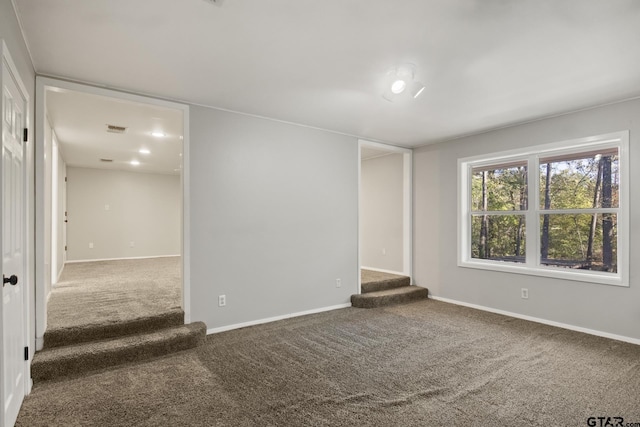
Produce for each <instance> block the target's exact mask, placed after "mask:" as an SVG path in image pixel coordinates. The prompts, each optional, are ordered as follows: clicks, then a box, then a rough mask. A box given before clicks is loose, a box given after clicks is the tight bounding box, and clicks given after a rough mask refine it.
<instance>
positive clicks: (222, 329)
mask: <svg viewBox="0 0 640 427" xmlns="http://www.w3.org/2000/svg"><path fill="white" fill-rule="evenodd" d="M347 307H351V303H350V302H348V303H345V304H338V305H332V306H329V307H322V308H314V309H313V310H306V311H300V312H297V313H291V314H285V315H282V316H275V317H268V318H266V319H259V320H251V321H249V322H243V323H236V324H234V325H228V326H221V327H219V328H211V329H207V335H211V334H217V333H220V332H226V331H231V330H233V329H240V328H246V327H247V326H255V325H261V324H263V323H271V322H276V321H278V320H285V319H291V318H292V317H299V316H306V315H307V314H315V313H322V312H323V311H331V310H338V309H340V308H347Z"/></svg>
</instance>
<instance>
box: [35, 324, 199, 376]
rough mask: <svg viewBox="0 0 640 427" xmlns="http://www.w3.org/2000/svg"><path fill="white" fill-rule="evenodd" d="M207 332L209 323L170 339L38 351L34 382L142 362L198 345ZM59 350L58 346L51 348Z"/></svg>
mask: <svg viewBox="0 0 640 427" xmlns="http://www.w3.org/2000/svg"><path fill="white" fill-rule="evenodd" d="M205 336H206V326H204V324H202V327H197V328H193V329H191V330H190V331H189V332H184V333H181V334H180V335H177V336H173V337H171V338H168V339H155V340H152V341H150V342H141V343H137V344H135V345H131V344H130V343H128V344H127V345H122V346H119V347H116V348H110V349H107V350H101V351H95V352H91V351H83V346H84V345H85V344H81V345H79V346H78V352H77V353H75V354H72V355H66V356H65V357H60V358H57V357H51V356H50V354H52V353H47V351H45V352H43V353H40V354H36V356H35V357H34V360H33V363H32V364H31V376H32V378H33V380H34V382H38V381H46V380H53V379H56V378H61V377H73V376H78V375H81V374H85V373H89V372H92V371H97V370H100V369H104V368H109V367H114V366H117V365H122V364H125V363H131V362H139V361H144V360H147V359H151V358H154V357H159V356H164V355H167V354H170V353H174V352H177V351H182V350H187V349H190V348H194V347H196V346H198V345H199V344H201V343H202V341H203V340H204V338H205ZM51 351H57V350H56V349H53V350H48V352H51Z"/></svg>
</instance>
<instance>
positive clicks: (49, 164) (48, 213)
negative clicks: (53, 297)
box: [41, 120, 53, 296]
mask: <svg viewBox="0 0 640 427" xmlns="http://www.w3.org/2000/svg"><path fill="white" fill-rule="evenodd" d="M43 166H44V167H43V174H44V177H45V181H44V204H43V206H42V208H41V209H42V212H41V213H42V215H44V242H43V246H44V248H43V250H44V271H43V273H44V274H43V279H44V285H45V286H44V288H45V294H46V295H47V296H48V295H49V293H50V292H51V284H52V283H53V280H52V279H53V278H52V277H51V276H52V275H51V244H52V239H51V236H52V235H51V217H52V190H53V179H52V172H53V130H52V128H51V124H50V123H49V120H46V123H45V125H44V163H43Z"/></svg>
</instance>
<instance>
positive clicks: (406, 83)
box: [382, 64, 425, 102]
mask: <svg viewBox="0 0 640 427" xmlns="http://www.w3.org/2000/svg"><path fill="white" fill-rule="evenodd" d="M415 74H416V66H415V65H413V64H403V65H399V66H397V67H395V68H393V69H391V70H390V71H389V72H388V73H387V80H386V83H385V91H384V93H383V94H382V97H383V98H384V99H386V100H387V101H389V102H393V101H394V100H395V98H396V97H398V96H400V95H401V94H402V93H403V92H405V91H407V89H409V90H408V92H409V93H410V94H411V96H412V97H413V98H414V99H415V98H417V97H418V96H420V94H422V92H423V91H424V89H425V87H424V85H423V84H422V83H421V82H419V81H418V80H415Z"/></svg>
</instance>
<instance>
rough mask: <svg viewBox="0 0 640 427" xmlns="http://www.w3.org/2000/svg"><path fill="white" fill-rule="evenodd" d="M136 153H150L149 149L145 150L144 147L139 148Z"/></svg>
mask: <svg viewBox="0 0 640 427" xmlns="http://www.w3.org/2000/svg"><path fill="white" fill-rule="evenodd" d="M138 153H140V154H151V151H149V150H147V149H146V148H141V149H140V150H139V151H138Z"/></svg>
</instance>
